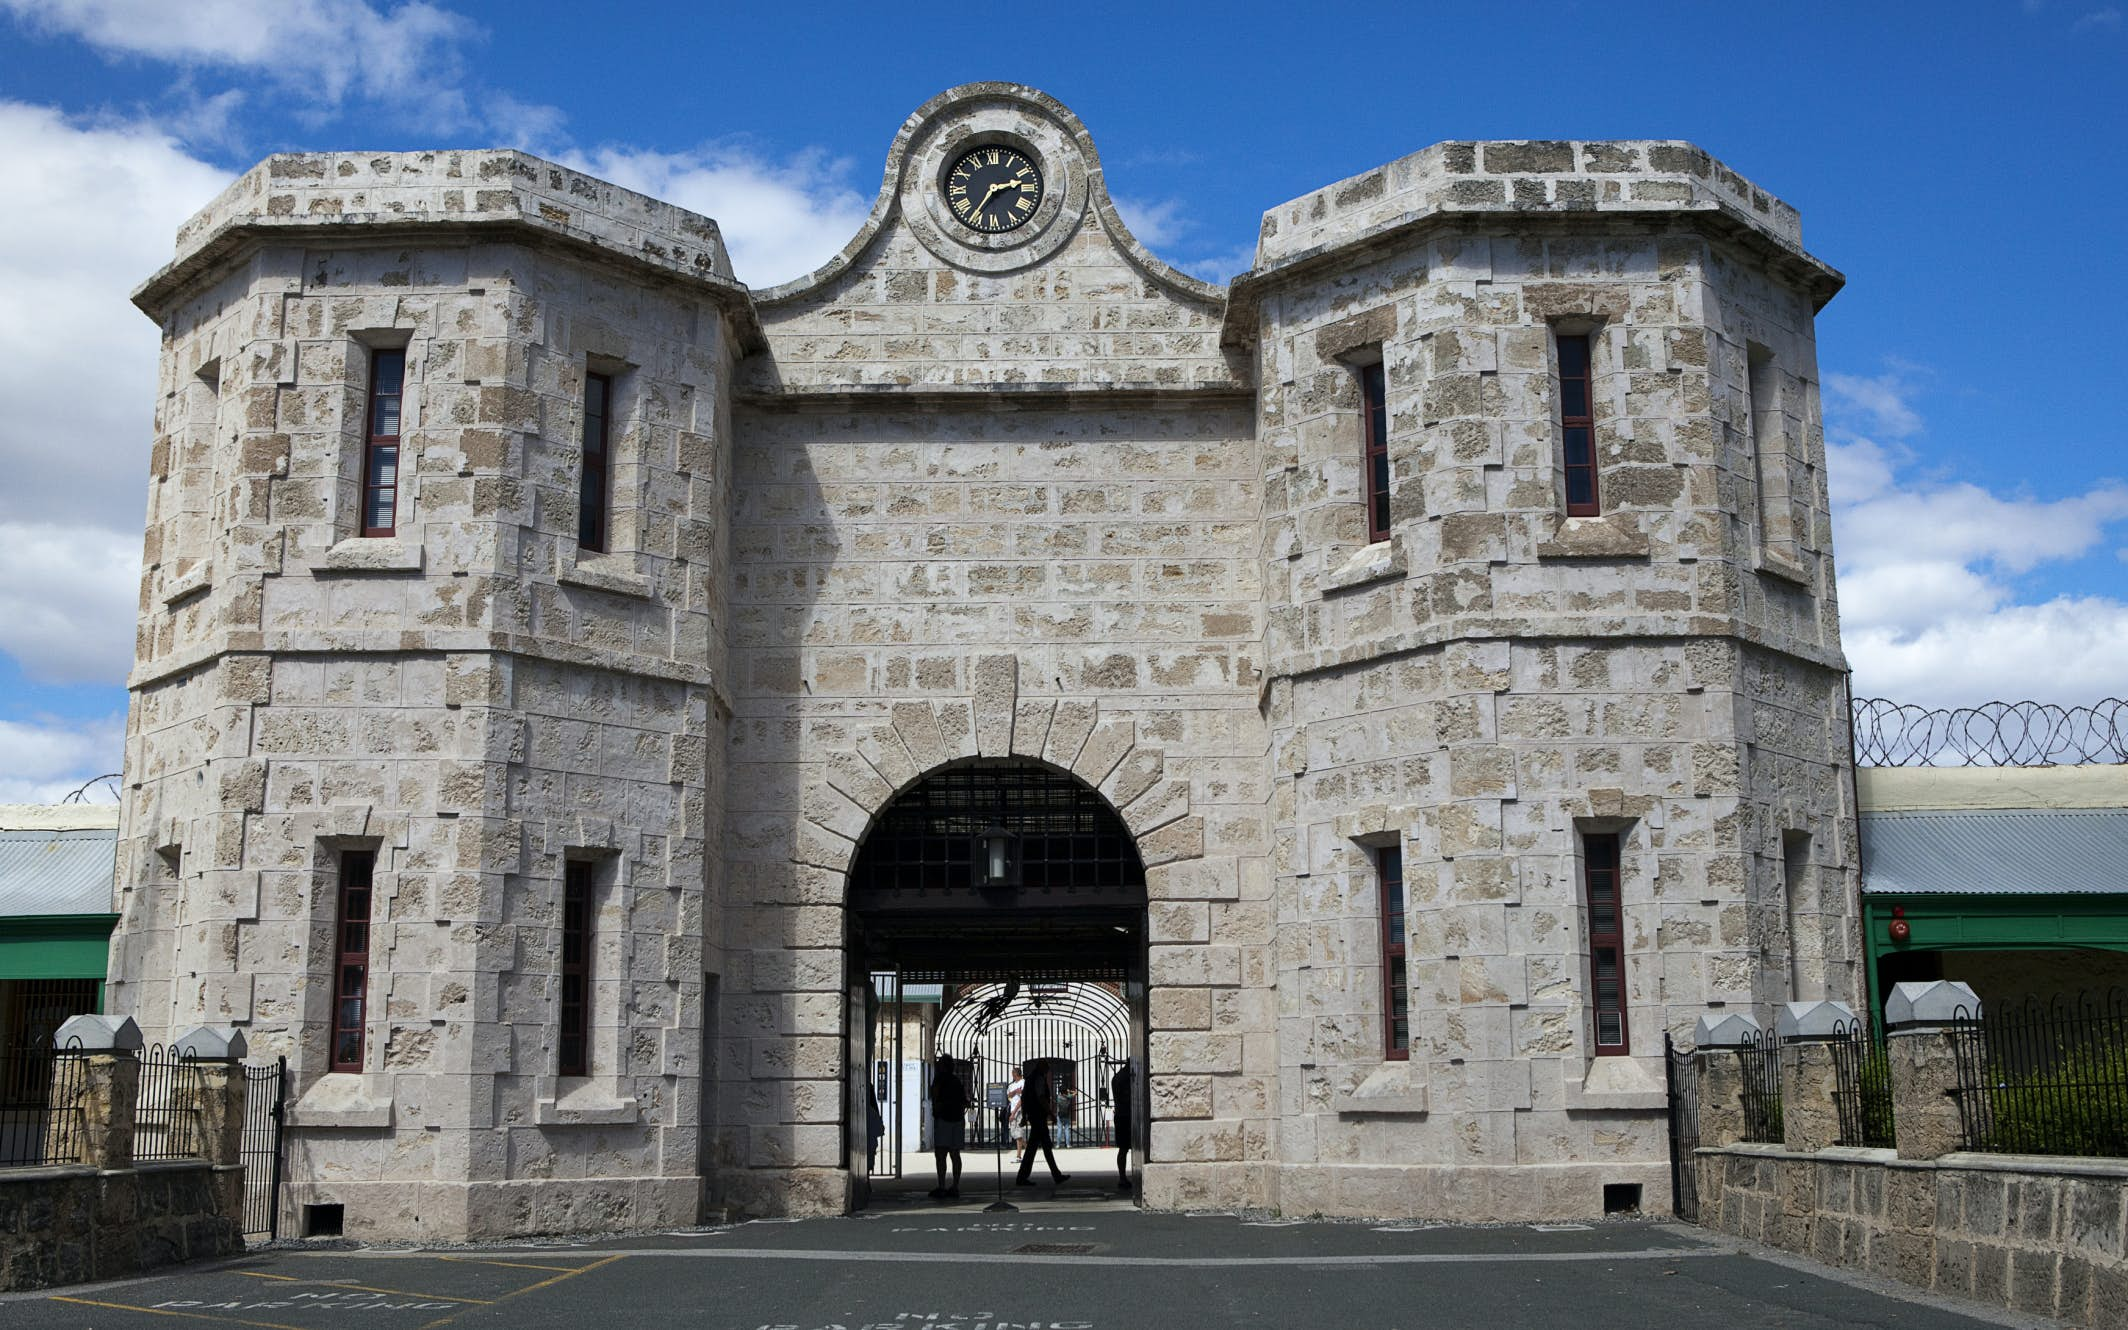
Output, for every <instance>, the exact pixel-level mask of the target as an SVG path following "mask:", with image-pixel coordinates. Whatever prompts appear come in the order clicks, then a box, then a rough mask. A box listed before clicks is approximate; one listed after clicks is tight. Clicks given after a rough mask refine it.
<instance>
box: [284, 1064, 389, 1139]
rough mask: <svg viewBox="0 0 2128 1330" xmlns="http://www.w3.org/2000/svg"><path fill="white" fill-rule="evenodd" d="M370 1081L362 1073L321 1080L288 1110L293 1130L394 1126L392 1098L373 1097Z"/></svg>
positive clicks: (335, 1075)
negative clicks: (298, 1128)
mask: <svg viewBox="0 0 2128 1330" xmlns="http://www.w3.org/2000/svg"><path fill="white" fill-rule="evenodd" d="M368 1080H369V1078H368V1077H367V1076H365V1075H363V1074H362V1073H360V1072H352V1071H336V1072H332V1073H330V1074H328V1075H325V1076H320V1077H319V1078H318V1079H317V1081H316V1082H315V1083H314V1084H312V1086H311V1087H310V1088H309V1089H308V1090H305V1091H304V1092H303V1097H302V1098H301V1099H298V1100H297V1101H296V1102H294V1103H293V1104H290V1105H289V1106H288V1125H289V1126H291V1127H355V1128H376V1127H389V1126H391V1125H392V1097H391V1096H390V1095H389V1094H386V1095H381V1096H378V1095H372V1094H371V1093H370V1089H369V1085H368V1083H367V1082H368Z"/></svg>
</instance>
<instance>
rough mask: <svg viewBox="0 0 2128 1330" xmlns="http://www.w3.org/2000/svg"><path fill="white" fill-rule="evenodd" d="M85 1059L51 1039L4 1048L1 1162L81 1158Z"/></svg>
mask: <svg viewBox="0 0 2128 1330" xmlns="http://www.w3.org/2000/svg"><path fill="white" fill-rule="evenodd" d="M86 1082H87V1064H86V1063H85V1062H84V1061H83V1060H82V1059H81V1058H80V1057H79V1056H76V1055H71V1054H69V1053H67V1052H66V1051H65V1050H64V1049H55V1048H53V1047H52V1046H51V1045H50V1044H47V1043H38V1044H23V1045H19V1046H17V1047H14V1048H10V1049H8V1050H7V1051H5V1052H4V1053H0V1168H29V1167H34V1166H36V1165H38V1164H78V1163H80V1162H81V1131H82V1124H81V1089H82V1086H83V1085H84V1084H86Z"/></svg>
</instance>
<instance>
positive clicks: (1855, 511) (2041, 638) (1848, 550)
mask: <svg viewBox="0 0 2128 1330" xmlns="http://www.w3.org/2000/svg"><path fill="white" fill-rule="evenodd" d="M1826 385H1827V389H1828V391H1827V395H1826V410H1827V415H1828V421H1827V432H1828V435H1829V441H1828V445H1827V453H1828V464H1829V466H1830V468H1831V479H1832V488H1833V510H1834V512H1833V522H1834V538H1835V542H1836V545H1837V549H1838V554H1839V577H1840V621H1841V633H1842V638H1843V640H1844V643H1845V646H1846V648H1847V655H1848V659H1849V661H1850V662H1851V663H1852V664H1853V666H1854V670H1855V691H1856V693H1857V695H1858V696H1864V697H1872V696H1874V697H1888V698H1891V699H1893V700H1894V701H1899V702H1911V703H1920V704H1924V705H1929V706H1960V705H1972V704H1974V703H1978V702H1984V701H1988V700H1991V699H1998V698H1999V699H2005V700H2019V699H2024V698H2033V699H2037V700H2040V701H2046V702H2056V703H2077V702H2091V701H2095V700H2097V699H2098V698H2101V697H2107V696H2119V695H2121V693H2122V691H2123V684H2124V673H2123V668H2122V665H2121V662H2122V661H2123V660H2128V603H2124V602H2123V601H2122V600H2120V599H2118V598H2114V597H2108V596H2104V595H2088V594H2087V595H2061V596H2056V597H2054V598H2052V599H2050V600H2047V601H2044V602H2041V603H2031V602H2029V601H2026V600H2022V599H2020V597H2019V596H2018V587H2017V582H2016V578H2017V577H2018V576H2019V575H2021V574H2025V573H2029V572H2031V571H2033V570H2034V569H2037V568H2040V567H2042V566H2044V565H2046V564H2050V563H2059V562H2065V561H2070V560H2076V559H2081V558H2083V557H2085V556H2086V555H2089V554H2091V553H2092V552H2094V551H2096V550H2099V549H2101V548H2103V546H2104V545H2105V544H2106V543H2107V542H2108V540H2109V537H2110V535H2111V532H2112V529H2113V528H2114V527H2115V526H2116V525H2117V524H2119V523H2121V522H2122V521H2124V520H2128V485H2123V484H2122V483H2121V482H2119V481H2111V480H2108V481H2101V482H2099V483H2097V484H2095V485H2093V486H2092V487H2091V488H2090V489H2088V490H2087V491H2085V492H2084V493H2082V494H2078V495H2072V496H2070V497H2068V498H2064V499H2049V500H2043V499H2035V498H2032V497H2030V496H2023V495H2018V496H2011V497H2004V496H2001V495H1998V494H1994V493H1991V492H1989V491H1988V490H1985V489H1983V488H1981V487H1980V486H1978V485H1974V484H1971V483H1969V482H1940V481H1932V480H1929V479H1926V478H1921V477H1916V476H1913V475H1910V474H1909V472H1910V471H1912V470H1913V469H1915V467H1916V462H1917V458H1916V454H1914V453H1913V452H1912V451H1910V450H1908V449H1907V448H1905V447H1903V446H1901V445H1899V444H1897V443H1880V442H1878V441H1877V440H1876V439H1874V438H1872V437H1870V436H1869V434H1868V433H1865V432H1864V431H1865V430H1874V431H1876V432H1878V433H1880V434H1885V435H1891V436H1894V437H1901V438H1904V437H1911V436H1914V435H1917V434H1920V433H1922V432H1923V431H1924V429H1925V427H1926V426H1925V422H1924V421H1923V419H1922V416H1921V413H1920V412H1919V411H1918V410H1917V409H1916V408H1915V407H1914V406H1913V404H1912V391H1913V390H1912V387H1911V383H1910V380H1909V378H1908V377H1907V375H1906V374H1905V373H1904V371H1903V370H1901V369H1896V368H1895V369H1894V370H1892V371H1890V372H1887V373H1884V374H1880V375H1876V376H1856V375H1833V374H1829V375H1827V376H1826Z"/></svg>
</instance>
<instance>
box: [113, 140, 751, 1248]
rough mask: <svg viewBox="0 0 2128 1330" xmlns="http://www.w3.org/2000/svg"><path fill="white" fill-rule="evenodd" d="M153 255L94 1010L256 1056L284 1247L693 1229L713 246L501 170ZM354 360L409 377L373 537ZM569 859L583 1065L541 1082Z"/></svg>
mask: <svg viewBox="0 0 2128 1330" xmlns="http://www.w3.org/2000/svg"><path fill="white" fill-rule="evenodd" d="M350 179H351V180H352V181H353V182H354V183H352V184H347V183H343V184H340V185H337V186H327V185H322V184H319V182H321V181H338V182H346V181H349V180H350ZM476 180H479V181H483V182H485V183H486V185H487V186H488V189H487V190H485V191H476V190H475V189H474V188H473V182H474V181H476ZM247 182H248V183H247ZM513 182H514V183H513ZM332 188H337V189H339V190H341V191H342V192H341V193H338V194H335V195H333V197H332V198H331V199H327V198H326V196H325V194H324V193H322V192H320V191H323V190H327V189H332ZM283 189H287V190H291V191H294V192H293V194H292V195H284V194H283V193H281V192H279V191H281V190H283ZM306 191H308V192H306ZM497 191H499V192H497ZM555 191H560V192H561V193H565V194H567V195H568V197H569V198H570V200H571V203H570V205H569V207H568V209H567V210H566V211H564V210H562V209H561V208H560V206H559V205H557V204H556V203H555V202H554V196H555ZM288 197H293V198H295V199H297V200H298V201H299V202H300V201H302V200H305V199H307V200H308V203H307V204H304V205H303V206H296V205H293V204H291V205H289V206H286V207H284V206H283V204H282V202H281V200H283V199H284V198H288ZM468 211H470V212H472V213H477V214H480V215H479V216H478V217H476V218H470V219H469V218H468V217H467V216H465V214H466V213H467V212H468ZM696 220H697V222H701V221H702V220H703V219H696ZM661 227H662V228H663V229H660V228H661ZM393 228H397V234H379V233H380V232H390V231H392V230H393ZM469 232H470V234H468V233H469ZM186 238H187V242H189V243H190V244H191V245H192V246H193V248H189V249H186V250H185V251H184V252H183V253H182V254H181V256H180V258H179V260H178V262H177V263H175V264H173V265H172V267H171V268H170V269H168V270H166V271H165V273H163V274H161V275H159V276H158V277H157V278H156V279H155V280H154V281H151V283H150V284H149V286H148V287H146V288H144V289H143V292H142V294H141V296H140V300H141V303H142V304H143V306H144V307H145V308H148V309H149V310H150V311H151V313H154V314H155V315H156V316H157V317H158V318H159V319H160V320H161V321H163V322H164V324H165V327H166V329H167V330H168V333H169V337H168V342H167V348H168V349H167V351H166V355H165V364H164V380H165V386H166V405H165V409H164V412H163V415H162V421H161V428H162V430H163V433H164V437H163V438H162V439H161V440H160V441H159V443H158V446H157V450H156V457H157V479H156V482H155V492H154V495H153V497H152V498H151V514H150V516H151V523H152V525H151V531H150V537H149V543H148V550H149V559H148V562H149V567H148V569H147V571H146V573H145V575H144V598H143V604H144V615H143V632H142V650H141V661H140V665H139V667H138V669H137V670H136V674H135V678H134V688H135V700H134V706H133V709H132V714H131V723H130V727H129V753H128V763H127V767H128V777H129V789H128V798H127V809H126V814H125V818H126V821H125V824H124V829H123V830H122V836H123V837H124V843H125V851H124V861H125V864H126V867H125V868H124V869H123V870H122V874H121V876H122V888H123V890H122V900H123V902H124V903H123V907H122V908H123V910H124V918H123V919H122V922H121V925H120V928H119V931H118V934H117V935H116V936H115V938H114V944H113V945H114V956H115V957H116V958H117V964H116V966H115V967H114V972H115V973H116V974H118V975H120V976H121V982H119V983H118V984H114V988H113V1002H114V1004H116V1009H119V1010H125V1011H129V1012H131V1013H133V1014H136V1015H137V1016H138V1017H139V1018H140V1019H141V1021H142V1023H143V1025H144V1026H145V1027H147V1028H149V1029H150V1031H151V1037H153V1033H152V1032H153V1031H155V1030H158V1029H167V1028H169V1027H172V1026H174V1025H176V1024H179V1023H183V1022H189V1021H193V1020H199V1019H204V1013H206V1012H209V1011H212V1012H214V1013H216V1016H215V1019H216V1020H217V1021H220V1022H231V1023H235V1024H238V1025H242V1026H245V1027H246V1028H247V1029H248V1031H249V1034H250V1037H251V1041H252V1043H253V1045H254V1047H255V1048H258V1049H259V1050H260V1051H262V1052H267V1053H285V1054H287V1055H288V1056H289V1058H290V1065H291V1072H292V1074H293V1075H294V1078H295V1080H294V1083H293V1097H294V1103H293V1104H292V1106H291V1110H290V1114H291V1117H290V1122H291V1139H290V1147H289V1173H288V1179H289V1185H288V1188H287V1193H286V1201H285V1203H286V1204H287V1205H288V1206H289V1208H290V1210H291V1211H294V1210H296V1209H297V1208H298V1207H300V1206H303V1205H306V1204H311V1203H316V1202H337V1203H341V1204H344V1205H345V1206H346V1207H347V1222H348V1229H349V1231H350V1232H352V1233H359V1234H363V1235H369V1236H465V1235H478V1234H484V1233H485V1234H499V1233H505V1232H525V1231H536V1230H542V1229H560V1228H572V1229H573V1228H610V1227H615V1226H627V1225H630V1224H638V1223H662V1222H677V1221H687V1220H692V1219H693V1218H694V1217H695V1215H696V1214H697V1213H698V1210H699V1200H700V1197H699V1192H700V1187H699V1182H698V1172H699V1170H698V1167H697V1158H696V1156H697V1153H698V1150H699V1148H700V1146H699V1142H700V1132H701V1126H702V1122H703V1114H704V1106H703V1103H702V1097H701V1074H702V1052H703V1048H704V1044H705V1041H704V1037H703V1029H702V1022H703V1019H704V1014H705V1008H706V1001H705V983H706V978H705V976H706V974H707V973H708V971H707V969H706V967H705V963H704V960H703V955H702V941H701V940H702V938H703V936H704V933H705V931H706V930H707V929H708V928H709V927H710V926H711V925H710V917H709V912H710V910H711V908H712V907H711V905H710V902H711V901H712V900H713V899H714V897H713V896H712V895H711V894H710V891H709V886H710V881H709V879H710V874H711V868H710V858H709V856H708V854H707V853H706V851H705V847H706V845H707V844H708V843H709V840H710V836H711V828H712V827H714V826H716V825H717V824H719V823H720V822H721V819H722V808H721V801H722V785H721V770H720V768H719V766H718V764H717V763H716V762H714V761H713V760H712V755H713V754H716V753H718V752H720V751H721V748H722V746H723V743H724V729H723V727H724V724H725V720H726V718H727V716H728V714H729V704H728V702H726V701H725V700H724V698H723V696H722V683H721V675H720V671H721V669H722V667H723V663H724V624H723V595H724V587H725V583H726V581H727V579H728V570H727V568H726V563H725V560H726V550H727V546H728V536H727V524H726V522H725V521H724V520H723V511H724V509H725V507H726V505H727V504H728V502H729V495H728V488H729V484H730V476H729V468H728V460H727V458H728V448H729V412H730V402H729V396H728V387H729V374H730V365H731V363H732V362H733V360H734V359H736V357H737V355H738V354H739V349H738V342H739V340H740V339H743V338H744V337H745V336H746V335H747V334H746V333H745V331H744V329H743V328H741V327H740V326H739V325H738V324H735V323H734V322H733V321H732V320H731V318H730V317H729V314H728V308H729V306H728V302H729V300H730V298H731V292H732V290H733V289H734V288H732V287H731V286H730V284H729V282H728V280H725V279H723V278H720V277H719V273H720V272H728V266H727V265H724V264H723V261H722V257H721V248H720V247H719V246H718V245H717V242H716V239H715V232H714V228H713V227H708V226H705V225H690V224H688V223H686V221H685V219H684V216H683V215H679V214H678V213H677V210H673V209H670V208H668V207H667V205H662V204H657V205H654V206H653V205H652V204H651V201H649V200H640V199H636V198H635V196H625V192H624V191H614V190H613V189H612V187H610V186H605V185H603V184H602V183H599V182H587V181H585V180H584V179H583V178H581V177H574V176H571V175H569V174H568V173H560V172H559V171H558V168H556V169H555V170H554V171H549V170H547V169H546V168H545V167H544V164H536V163H532V162H531V159H524V158H520V157H518V156H517V155H516V154H507V153H506V154H459V155H450V154H418V155H412V156H409V157H405V158H398V157H388V158H359V159H358V158H319V159H309V158H306V159H300V160H294V161H290V160H287V159H275V160H274V161H271V162H269V163H267V164H266V165H264V166H262V167H261V168H259V169H258V170H257V171H255V172H253V173H252V174H251V175H250V176H247V177H246V178H245V181H241V182H239V186H238V187H233V189H232V192H231V194H229V195H225V197H224V199H223V200H222V201H220V202H219V203H217V205H215V206H214V208H212V209H210V211H209V214H208V215H206V217H205V218H204V219H203V220H202V221H199V222H196V223H195V225H193V226H192V227H189V228H188V230H187V232H186ZM594 242H595V243H597V244H600V245H605V246H608V248H606V249H593V248H590V246H591V245H592V244H593V243H594ZM690 243H691V244H693V245H694V246H696V248H695V249H694V250H689V249H688V248H687V245H688V244H690ZM712 251H714V252H712ZM681 277H684V278H685V279H686V280H679V278H681ZM720 283H721V284H720ZM741 322H742V323H743V322H744V321H743V320H742V321H741ZM749 326H750V325H749ZM379 347H386V348H394V347H396V348H402V349H403V350H404V352H405V355H406V364H407V372H406V390H405V395H404V413H403V428H402V449H401V488H400V492H399V508H398V520H397V530H396V532H395V533H394V535H393V536H391V537H363V536H361V535H360V534H359V532H360V527H359V520H358V515H357V505H358V503H359V499H360V487H361V477H360V466H361V454H362V434H363V430H364V428H365V425H364V417H365V405H366V401H367V386H368V385H367V375H368V372H369V366H370V355H371V353H372V351H373V350H375V349H376V348H379ZM203 365H205V366H209V367H211V368H212V369H213V370H214V373H213V374H212V375H211V376H202V375H201V374H200V373H199V367H201V366H203ZM587 372H598V373H604V374H607V375H609V376H611V378H612V381H613V387H614V404H613V410H612V419H613V426H612V429H611V431H610V439H609V446H610V451H611V453H612V456H613V470H612V479H613V502H612V507H611V511H612V514H613V522H612V531H611V538H610V541H609V545H608V550H607V551H606V552H602V553H594V552H592V551H587V550H580V549H578V548H577V546H576V532H577V493H578V483H579V482H578V477H579V476H580V473H581V452H580V442H581V430H582V409H583V406H582V404H583V394H584V382H585V375H586V373H587ZM210 377H211V378H212V379H213V386H214V387H215V388H216V389H217V391H216V392H215V393H213V394H211V395H203V392H202V389H203V387H204V385H206V384H207V382H208V379H209V378H210ZM203 496H204V497H203ZM202 512H204V513H205V514H206V516H205V518H204V519H202V517H201V516H200V513H202ZM349 849H366V850H373V851H375V852H376V855H377V860H376V878H375V899H374V904H373V908H374V917H373V923H372V927H371V930H370V947H371V950H370V960H371V974H370V979H369V984H368V989H367V998H368V1010H367V1018H368V1019H367V1023H366V1031H365V1033H366V1040H365V1049H364V1057H363V1066H362V1070H361V1071H360V1072H352V1073H350V1072H332V1071H330V1070H329V1067H328V1053H327V1037H326V1036H327V1028H328V1020H329V1014H330V1006H331V996H332V982H333V980H332V976H333V959H332V949H333V945H334V944H333V929H334V918H335V911H336V908H337V891H338V877H339V871H340V864H341V855H342V854H343V852H345V851H346V850H349ZM569 859H583V860H586V861H588V862H589V863H590V865H591V872H592V879H593V883H594V895H595V909H594V914H595V922H594V925H593V948H592V959H591V982H592V989H591V991H592V998H591V1003H590V1010H591V1025H592V1038H591V1041H590V1046H591V1054H590V1069H589V1070H590V1074H589V1075H587V1076H584V1077H570V1078H560V1077H558V1076H557V1075H556V1074H555V1073H556V1051H555V1050H556V1044H555V1031H556V1022H557V1020H558V1008H557V1003H558V987H557V984H558V980H557V972H558V968H559V967H558V955H557V952H558V947H559V939H560V920H559V900H560V888H561V878H562V875H563V866H564V863H565V862H566V861H567V860H569Z"/></svg>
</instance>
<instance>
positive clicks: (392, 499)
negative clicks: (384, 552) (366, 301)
mask: <svg viewBox="0 0 2128 1330" xmlns="http://www.w3.org/2000/svg"><path fill="white" fill-rule="evenodd" d="M405 397H406V352H405V351H404V350H402V349H397V348H393V349H389V350H386V349H383V348H379V349H378V350H374V351H371V352H370V353H369V399H368V402H367V404H366V406H365V408H364V411H363V426H362V428H363V436H364V439H365V442H364V444H363V447H362V515H361V522H362V534H363V535H365V536H389V535H393V534H395V533H396V532H397V531H398V529H399V469H400V468H399V431H400V423H399V414H400V410H401V408H402V407H403V406H404V405H405Z"/></svg>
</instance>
